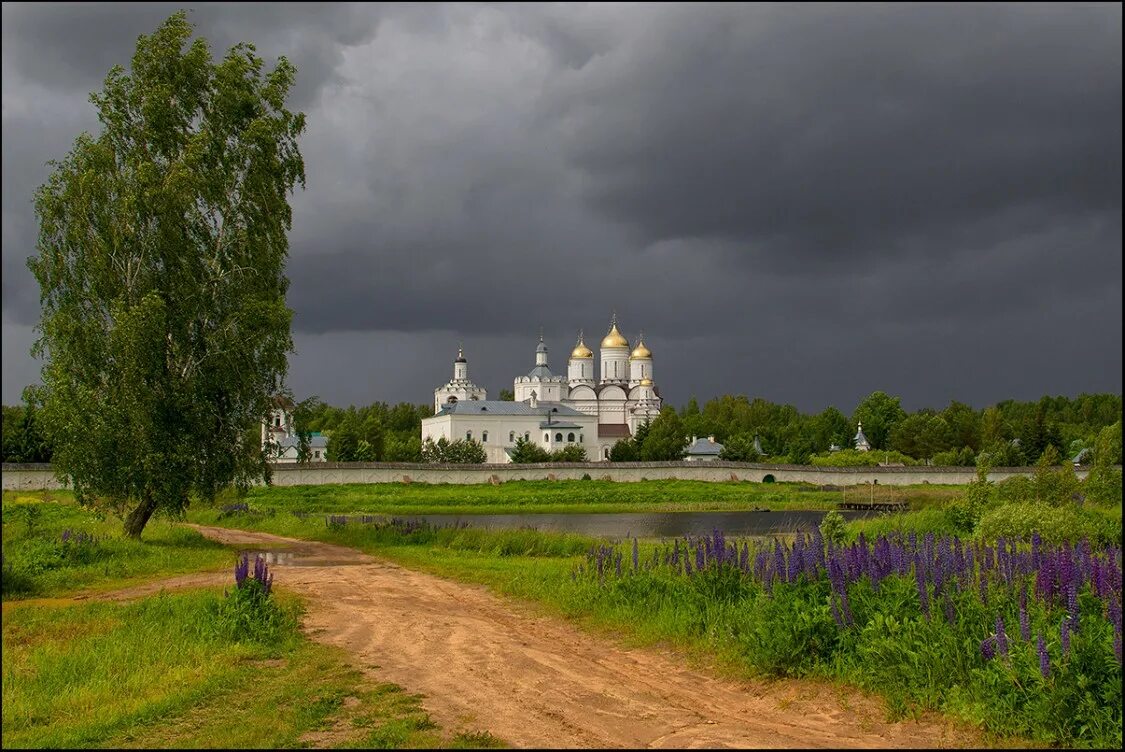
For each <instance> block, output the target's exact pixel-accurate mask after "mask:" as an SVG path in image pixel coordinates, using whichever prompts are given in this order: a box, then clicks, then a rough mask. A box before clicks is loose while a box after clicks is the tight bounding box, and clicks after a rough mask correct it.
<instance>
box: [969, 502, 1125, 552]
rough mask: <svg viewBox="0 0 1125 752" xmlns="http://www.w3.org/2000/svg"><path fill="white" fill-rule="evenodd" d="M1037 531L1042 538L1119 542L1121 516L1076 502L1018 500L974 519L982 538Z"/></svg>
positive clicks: (1026, 537) (1025, 535)
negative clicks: (1065, 504) (1057, 504)
mask: <svg viewBox="0 0 1125 752" xmlns="http://www.w3.org/2000/svg"><path fill="white" fill-rule="evenodd" d="M1035 532H1038V533H1039V535H1040V536H1041V537H1042V539H1043V540H1044V541H1045V542H1048V543H1062V542H1066V541H1070V542H1075V541H1079V540H1081V539H1083V538H1089V540H1090V541H1091V543H1096V544H1098V545H1105V544H1111V543H1112V544H1120V543H1121V517H1120V516H1119V515H1117V516H1114V515H1107V514H1105V513H1103V512H1101V511H1099V510H1095V509H1086V508H1083V507H1081V506H1078V505H1077V504H1073V503H1072V504H1070V505H1068V506H1065V507H1063V506H1053V505H1051V504H1047V503H1045V502H1042V501H1027V502H1017V503H1014V504H1005V505H1003V506H1001V507H998V508H996V509H994V510H992V511H990V512H988V513H987V514H985V515H984V516H983V517H981V519H980V522H978V523H977V534H978V535H979V536H980V537H981V538H982V539H984V540H990V541H994V540H998V539H999V538H1005V539H1008V540H1030V538H1031V536H1032V534H1033V533H1035Z"/></svg>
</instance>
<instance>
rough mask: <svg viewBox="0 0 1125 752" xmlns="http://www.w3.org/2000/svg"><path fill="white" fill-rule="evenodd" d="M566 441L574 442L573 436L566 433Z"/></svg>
mask: <svg viewBox="0 0 1125 752" xmlns="http://www.w3.org/2000/svg"><path fill="white" fill-rule="evenodd" d="M566 440H567V441H574V434H573V433H568V434H567V435H566Z"/></svg>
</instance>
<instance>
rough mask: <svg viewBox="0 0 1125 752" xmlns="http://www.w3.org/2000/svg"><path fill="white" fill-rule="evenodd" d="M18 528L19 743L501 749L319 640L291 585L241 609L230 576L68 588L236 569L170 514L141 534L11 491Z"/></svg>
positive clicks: (11, 551)
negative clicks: (142, 594)
mask: <svg viewBox="0 0 1125 752" xmlns="http://www.w3.org/2000/svg"><path fill="white" fill-rule="evenodd" d="M2 527H3V551H4V570H3V585H4V603H3V733H2V746H3V747H4V748H21V747H23V748H26V747H33V748H88V747H118V748H120V747H142V748H143V747H218V748H222V747H238V748H262V747H267V748H279V747H303V746H310V745H312V746H333V747H364V748H400V747H453V748H460V747H473V748H478V747H491V746H501V743H500V741H499V740H497V739H494V738H493V737H491V736H490V735H489V734H488V733H487V731H484V730H480V731H475V730H474V731H466V732H459V733H453V734H450V733H447V732H443V731H442V730H441V729H439V728H438V727H437V726H436V725H435V724H434V723H433V721H432V720H431V719H430V718H429V716H428V715H427V714H426V713H425V711H424V710H423V709H422V705H421V701H422V698H420V697H418V696H416V695H411V694H409V693H406V692H404V691H403V690H402V689H401V688H400V687H398V686H396V685H393V684H387V683H380V682H378V681H375V680H373V679H371V678H370V677H366V676H364V675H363V674H362V673H361V672H360V671H359V670H357V669H356V668H355V666H354V665H353V663H352V662H351V661H350V659H349V656H347V655H346V654H345V653H344V652H343V651H341V650H339V649H336V648H331V647H328V646H325V645H320V644H318V643H315V642H312V641H311V640H309V639H308V638H307V637H305V636H304V635H303V634H302V633H301V632H300V630H299V629H298V623H299V619H300V615H301V611H302V603H301V601H300V599H299V598H298V597H297V596H296V595H294V594H292V593H287V592H285V591H284V590H281V591H279V592H277V593H275V594H273V595H272V596H270V598H269V599H268V601H267V603H266V605H265V606H261V607H258V608H253V609H249V610H248V611H245V612H244V613H242V614H241V618H236V616H235V615H234V612H233V611H232V608H231V605H230V596H229V595H227V593H226V591H227V588H216V587H212V588H197V589H193V590H184V591H178V592H174V593H161V594H159V595H154V596H150V597H146V598H140V599H137V600H134V601H131V602H116V601H95V600H74V599H72V598H69V597H68V596H72V595H74V594H76V593H83V594H91V593H97V592H101V591H107V590H114V589H117V588H121V587H125V586H129V585H134V584H138V583H141V582H145V581H152V580H159V579H163V578H165V577H168V576H174V575H177V574H184V573H188V572H197V571H209V570H222V571H227V572H230V571H232V565H233V564H234V562H235V555H234V552H233V551H232V550H231V549H228V548H226V547H224V546H221V545H219V544H217V543H213V542H211V541H209V540H207V539H206V538H203V537H202V536H201V535H199V534H198V533H196V532H195V531H194V530H191V529H190V528H185V527H182V526H178V525H175V524H173V523H172V522H171V521H169V520H156V521H154V522H152V523H150V524H149V526H148V527H147V528H146V529H145V535H144V539H143V540H142V541H133V540H130V539H128V538H125V537H124V536H123V535H122V534H121V523H120V520H116V519H113V518H112V517H111V518H100V517H99V516H97V515H95V514H94V513H92V512H90V511H88V510H85V509H82V508H80V507H78V506H77V505H76V504H75V503H74V500H73V497H72V496H71V495H70V494H68V493H62V492H36V493H32V494H28V493H12V492H5V493H4V499H3V526H2ZM233 586H234V579H233V576H232V577H231V580H230V590H231V591H232V592H233V590H234V587H233Z"/></svg>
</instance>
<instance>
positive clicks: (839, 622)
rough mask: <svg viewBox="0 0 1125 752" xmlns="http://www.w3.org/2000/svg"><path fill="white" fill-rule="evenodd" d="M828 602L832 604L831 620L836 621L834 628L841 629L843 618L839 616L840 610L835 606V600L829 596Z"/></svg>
mask: <svg viewBox="0 0 1125 752" xmlns="http://www.w3.org/2000/svg"><path fill="white" fill-rule="evenodd" d="M829 602H830V603H831V604H832V618H833V619H835V620H836V626H837V627H839V628H840V629H843V628H844V618H843V617H842V616H840V609H839V608H838V607H837V606H836V599H835V598H833V597H831V596H829Z"/></svg>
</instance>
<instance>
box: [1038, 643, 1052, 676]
mask: <svg viewBox="0 0 1125 752" xmlns="http://www.w3.org/2000/svg"><path fill="white" fill-rule="evenodd" d="M1039 673H1040V674H1042V675H1043V678H1044V679H1050V678H1051V657H1050V656H1049V655H1047V641H1046V640H1044V639H1043V633H1042V632H1040V633H1039Z"/></svg>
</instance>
